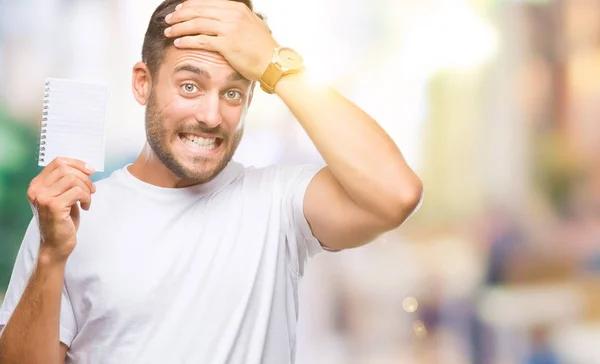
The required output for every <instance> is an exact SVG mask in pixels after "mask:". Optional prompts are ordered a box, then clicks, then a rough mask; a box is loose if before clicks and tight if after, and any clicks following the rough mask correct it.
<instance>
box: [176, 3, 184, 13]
mask: <svg viewBox="0 0 600 364" xmlns="http://www.w3.org/2000/svg"><path fill="white" fill-rule="evenodd" d="M182 6H183V3H181V4H179V5H177V6H176V7H175V11H177V10H179V9H181V7H182Z"/></svg>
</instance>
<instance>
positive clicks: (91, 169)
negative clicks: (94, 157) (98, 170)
mask: <svg viewBox="0 0 600 364" xmlns="http://www.w3.org/2000/svg"><path fill="white" fill-rule="evenodd" d="M84 168H85V169H87V170H88V171H89V172H90V173H94V168H93V167H92V166H90V165H89V164H86V165H85V167H84Z"/></svg>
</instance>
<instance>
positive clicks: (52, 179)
mask: <svg viewBox="0 0 600 364" xmlns="http://www.w3.org/2000/svg"><path fill="white" fill-rule="evenodd" d="M68 175H74V176H76V177H77V178H79V179H80V180H81V181H82V182H83V183H84V184H85V185H86V186H87V187H88V189H89V190H90V191H91V192H92V193H95V192H96V186H94V184H93V183H92V180H91V179H90V177H89V176H88V175H87V174H85V173H83V172H81V170H79V169H75V168H73V167H71V166H69V165H66V164H63V165H61V166H59V167H57V168H56V169H54V170H53V171H52V172H51V173H50V175H49V176H48V177H47V178H45V179H44V180H43V181H42V186H43V187H45V188H48V187H50V186H52V185H53V184H55V183H56V182H58V181H59V180H60V179H61V178H63V177H64V176H68Z"/></svg>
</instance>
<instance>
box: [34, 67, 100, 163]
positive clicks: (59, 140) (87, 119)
mask: <svg viewBox="0 0 600 364" xmlns="http://www.w3.org/2000/svg"><path fill="white" fill-rule="evenodd" d="M107 98H108V86H107V85H106V84H104V83H96V82H83V81H78V80H69V79H60V78H48V79H46V84H45V93H44V106H43V112H42V127H41V135H40V150H39V161H38V164H39V165H40V166H42V167H43V166H46V165H48V164H49V163H50V162H52V160H54V158H56V157H68V158H74V159H79V160H82V161H84V162H86V163H87V164H89V165H91V166H92V167H93V168H94V169H95V170H96V171H98V172H102V171H104V149H105V147H104V146H105V138H104V137H105V127H106V103H107Z"/></svg>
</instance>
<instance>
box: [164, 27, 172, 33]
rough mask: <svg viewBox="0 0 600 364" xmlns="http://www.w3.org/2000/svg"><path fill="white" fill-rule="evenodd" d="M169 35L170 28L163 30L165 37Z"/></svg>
mask: <svg viewBox="0 0 600 364" xmlns="http://www.w3.org/2000/svg"><path fill="white" fill-rule="evenodd" d="M169 33H171V27H168V28H167V29H165V35H169Z"/></svg>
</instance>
